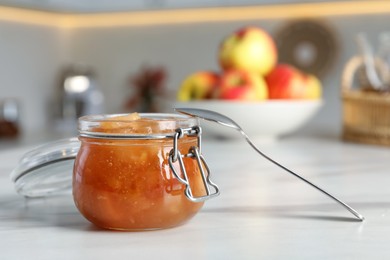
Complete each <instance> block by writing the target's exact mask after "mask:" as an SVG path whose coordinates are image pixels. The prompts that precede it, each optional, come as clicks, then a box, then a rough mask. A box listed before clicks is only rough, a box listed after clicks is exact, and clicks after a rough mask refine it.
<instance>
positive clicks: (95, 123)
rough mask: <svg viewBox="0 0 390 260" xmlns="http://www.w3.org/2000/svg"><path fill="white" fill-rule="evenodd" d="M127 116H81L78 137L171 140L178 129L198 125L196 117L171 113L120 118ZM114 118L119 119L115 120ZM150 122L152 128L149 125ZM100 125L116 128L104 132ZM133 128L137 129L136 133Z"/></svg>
mask: <svg viewBox="0 0 390 260" xmlns="http://www.w3.org/2000/svg"><path fill="white" fill-rule="evenodd" d="M129 114H131V113H125V114H99V115H87V116H82V117H80V118H79V120H78V131H79V136H81V137H88V138H99V139H163V138H172V137H173V136H174V135H175V133H176V130H177V129H178V128H191V127H194V126H198V125H199V119H198V118H196V117H191V116H188V115H181V114H173V113H139V116H140V117H141V118H140V119H137V120H131V121H129V120H124V119H122V118H121V117H123V116H127V115H129ZM116 117H118V118H119V119H115V118H116ZM150 120H152V121H150ZM152 122H153V123H154V124H155V126H154V127H152V126H151V124H150V123H152ZM102 123H103V124H104V123H109V124H116V125H117V126H118V127H117V128H115V127H114V128H112V129H110V131H106V130H104V129H102V128H101V127H100V126H101V124H102ZM148 123H149V124H148ZM134 128H137V129H136V131H135V130H133V129H134Z"/></svg>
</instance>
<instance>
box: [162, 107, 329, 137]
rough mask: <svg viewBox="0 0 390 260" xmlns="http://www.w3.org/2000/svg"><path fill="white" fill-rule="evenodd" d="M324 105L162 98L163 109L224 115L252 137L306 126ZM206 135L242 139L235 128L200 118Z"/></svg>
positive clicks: (269, 135)
mask: <svg viewBox="0 0 390 260" xmlns="http://www.w3.org/2000/svg"><path fill="white" fill-rule="evenodd" d="M321 106H322V101H321V100H267V101H263V102H240V101H222V100H205V101H191V102H178V101H168V100H162V102H161V103H160V109H161V110H162V112H172V111H173V109H174V108H184V107H188V108H202V109H208V110H213V111H215V112H218V113H221V114H224V115H226V116H228V117H230V118H231V119H233V120H234V121H235V122H236V123H238V124H239V125H240V126H241V127H242V129H243V130H244V131H245V132H246V133H247V134H248V136H249V137H251V138H252V137H253V138H262V139H275V138H277V137H279V136H281V135H285V134H289V133H291V132H293V131H295V130H297V129H298V128H299V127H301V126H303V125H304V124H305V123H306V122H307V121H308V120H309V119H310V118H311V117H312V116H313V115H314V114H315V113H316V112H317V111H318V110H319V108H320V107H321ZM201 126H202V128H203V134H204V135H206V136H207V135H212V136H217V137H223V138H239V137H240V135H239V133H237V131H236V130H234V129H231V128H228V127H226V126H220V125H218V124H216V123H214V122H208V121H204V120H202V121H201Z"/></svg>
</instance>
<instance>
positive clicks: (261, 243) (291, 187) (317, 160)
mask: <svg viewBox="0 0 390 260" xmlns="http://www.w3.org/2000/svg"><path fill="white" fill-rule="evenodd" d="M261 147H262V149H263V151H264V152H265V153H266V154H268V155H270V156H271V157H273V158H275V159H277V160H278V161H279V162H281V163H282V164H284V165H286V166H288V167H291V168H292V169H294V170H296V171H297V172H299V173H300V174H301V175H303V176H305V177H307V178H308V179H309V180H311V181H312V182H314V183H315V184H318V185H319V186H321V187H323V188H325V189H326V190H327V191H329V192H330V193H332V194H333V195H335V196H337V197H339V198H340V199H342V200H344V201H345V202H347V203H348V204H349V205H350V206H352V207H354V208H355V209H356V210H358V211H359V212H360V213H362V214H363V215H364V216H365V218H366V220H365V221H364V222H358V221H355V219H354V217H353V215H351V214H350V213H349V212H348V211H346V210H345V209H344V208H343V207H341V206H339V205H338V204H336V203H335V202H334V201H332V200H330V199H329V198H328V197H326V196H325V195H323V194H321V193H320V192H318V191H316V190H315V189H313V188H311V187H310V186H308V185H307V184H305V183H303V182H302V181H299V180H298V179H297V178H295V177H293V176H291V175H289V174H287V173H285V172H283V171H282V170H280V169H279V168H277V167H276V166H274V165H272V164H271V163H269V162H268V161H266V160H265V159H262V158H261V157H259V156H258V155H257V154H256V153H255V152H254V151H252V150H251V148H250V147H249V146H248V145H246V144H245V143H244V142H242V141H230V142H228V141H223V142H222V141H211V140H207V141H206V142H204V147H203V148H204V151H203V153H204V155H205V157H206V159H207V161H208V162H209V164H210V168H211V169H212V172H213V177H214V181H215V182H216V183H217V184H218V185H219V186H220V188H221V191H222V193H221V195H220V196H219V197H218V198H216V199H214V200H210V201H208V202H207V203H206V204H205V206H204V208H203V209H202V211H201V212H200V213H199V214H198V215H196V216H195V217H194V218H193V219H192V220H190V221H189V222H188V223H186V224H185V225H183V226H180V227H177V228H173V229H168V230H160V231H149V232H113V231H105V230H100V229H97V228H95V227H94V226H93V225H91V224H89V222H87V221H86V220H85V219H84V218H83V217H82V216H81V215H80V214H79V213H78V211H77V209H76V208H75V206H74V205H73V201H72V198H71V195H70V194H68V195H64V196H60V197H55V198H46V199H28V200H25V199H24V198H23V197H20V196H19V195H17V194H16V193H15V191H14V189H13V184H12V183H11V181H10V179H9V173H10V171H11V169H12V168H13V167H14V166H15V164H16V162H17V160H18V158H19V156H20V155H21V154H22V153H23V152H24V151H26V150H27V149H28V147H20V148H17V149H13V150H10V149H8V150H3V151H1V152H0V158H1V165H0V259H319V258H320V259H390V247H389V244H390V188H389V184H390V149H389V148H385V147H378V146H368V145H357V144H348V143H343V142H341V141H339V140H336V139H325V138H323V139H321V138H289V139H283V140H281V141H278V142H274V143H265V144H261Z"/></svg>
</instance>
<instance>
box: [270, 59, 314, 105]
mask: <svg viewBox="0 0 390 260" xmlns="http://www.w3.org/2000/svg"><path fill="white" fill-rule="evenodd" d="M265 80H266V82H267V86H268V92H269V98H270V99H316V98H320V97H321V83H320V81H319V80H318V79H317V78H316V77H315V76H313V75H307V74H304V73H302V72H301V71H299V70H298V69H296V68H294V67H293V66H291V65H288V64H278V65H277V66H276V67H275V68H274V69H273V70H272V71H271V72H270V73H269V74H268V75H267V76H266V77H265Z"/></svg>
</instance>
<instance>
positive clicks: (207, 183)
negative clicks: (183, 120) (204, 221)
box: [169, 126, 219, 202]
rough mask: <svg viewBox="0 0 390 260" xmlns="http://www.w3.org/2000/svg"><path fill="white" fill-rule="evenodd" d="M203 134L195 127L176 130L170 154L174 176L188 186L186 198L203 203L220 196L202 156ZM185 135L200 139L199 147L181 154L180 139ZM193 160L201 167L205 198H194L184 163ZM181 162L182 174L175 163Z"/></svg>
mask: <svg viewBox="0 0 390 260" xmlns="http://www.w3.org/2000/svg"><path fill="white" fill-rule="evenodd" d="M201 134H202V130H201V128H200V127H199V126H195V127H193V128H185V129H183V128H178V129H177V130H176V133H175V135H174V137H173V148H172V150H171V151H170V153H169V167H170V168H171V170H172V173H173V175H174V176H175V177H176V178H177V179H178V180H179V181H180V182H181V183H182V184H184V185H185V186H186V188H185V190H184V194H185V195H186V197H187V198H188V199H189V200H190V201H193V202H202V201H205V200H207V199H210V198H213V197H216V196H218V195H219V188H218V186H217V185H216V184H215V183H213V182H212V181H211V179H210V169H209V167H208V165H207V163H206V161H205V160H204V157H203V156H202V154H201ZM185 135H187V136H195V137H197V139H198V142H197V147H195V146H192V147H191V148H190V149H189V151H188V153H187V154H184V155H183V154H181V153H180V151H179V149H178V142H179V139H180V138H182V137H184V136H185ZM184 157H187V158H192V159H194V160H196V162H197V165H198V167H199V172H200V175H201V177H202V181H203V185H204V187H205V190H206V195H203V196H194V194H193V192H192V189H191V186H190V181H189V179H188V175H187V171H186V168H185V165H184V162H183V158H184ZM177 161H178V162H179V166H180V173H181V174H179V173H178V171H177V170H176V168H175V166H174V163H175V162H177Z"/></svg>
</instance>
